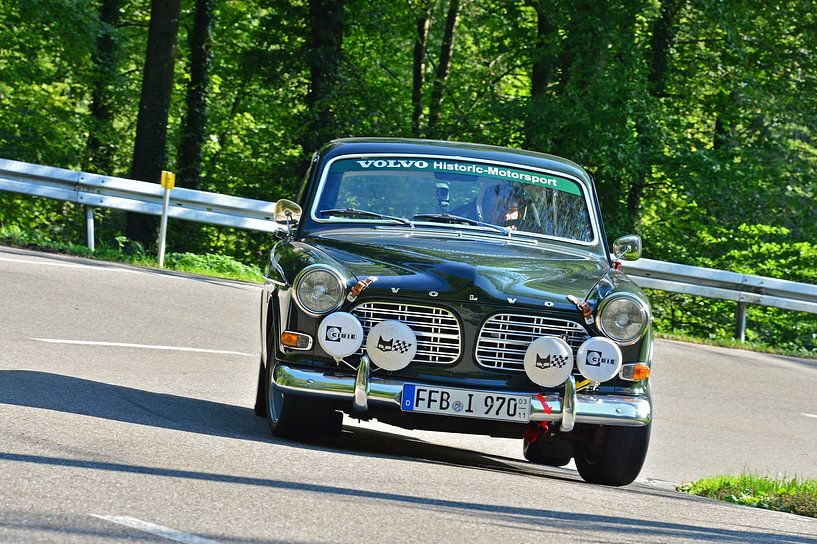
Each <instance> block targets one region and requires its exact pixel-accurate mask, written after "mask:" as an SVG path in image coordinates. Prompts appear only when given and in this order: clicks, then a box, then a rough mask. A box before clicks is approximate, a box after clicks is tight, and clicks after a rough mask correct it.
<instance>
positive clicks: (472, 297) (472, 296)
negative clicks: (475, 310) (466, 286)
mask: <svg viewBox="0 0 817 544" xmlns="http://www.w3.org/2000/svg"><path fill="white" fill-rule="evenodd" d="M468 300H479V299H478V298H477V297H475V296H474V295H468Z"/></svg>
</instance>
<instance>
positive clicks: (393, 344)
mask: <svg viewBox="0 0 817 544" xmlns="http://www.w3.org/2000/svg"><path fill="white" fill-rule="evenodd" d="M366 353H368V355H369V359H371V360H372V362H373V363H374V364H376V365H377V366H379V367H380V368H382V369H383V370H389V371H392V372H393V371H396V370H402V369H403V368H406V367H407V366H408V364H409V363H410V362H411V360H412V359H414V356H415V355H416V354H417V337H416V336H415V334H414V331H412V330H411V329H410V328H409V327H408V325H406V324H404V323H400V322H399V321H395V320H387V321H381V322H380V323H378V324H377V325H375V326H374V327H372V329H371V330H370V331H369V334H368V336H367V337H366Z"/></svg>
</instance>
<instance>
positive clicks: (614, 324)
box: [599, 294, 650, 345]
mask: <svg viewBox="0 0 817 544" xmlns="http://www.w3.org/2000/svg"><path fill="white" fill-rule="evenodd" d="M649 321H650V314H649V311H648V310H647V307H646V306H645V305H644V303H643V302H641V300H639V299H638V298H636V297H634V296H632V295H623V294H622V295H612V296H610V297H609V298H606V299H604V300H602V301H601V308H600V309H599V326H600V328H601V332H603V333H604V334H605V335H606V336H608V337H610V338H611V339H612V340H615V341H616V342H617V343H619V344H622V345H628V344H633V343H635V342H636V341H637V340H638V339H639V338H641V336H642V335H643V334H644V331H645V330H647V325H648V324H649Z"/></svg>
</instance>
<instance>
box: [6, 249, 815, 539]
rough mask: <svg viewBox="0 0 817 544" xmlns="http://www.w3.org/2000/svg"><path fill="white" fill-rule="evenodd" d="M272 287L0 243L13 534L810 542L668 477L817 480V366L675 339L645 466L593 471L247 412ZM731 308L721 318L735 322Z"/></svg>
mask: <svg viewBox="0 0 817 544" xmlns="http://www.w3.org/2000/svg"><path fill="white" fill-rule="evenodd" d="M258 300H259V291H258V288H257V287H255V286H249V285H244V284H240V283H235V282H228V281H219V280H209V279H191V278H189V277H186V276H184V275H180V274H174V273H161V272H151V271H144V270H140V269H134V268H129V267H126V266H119V265H109V264H101V263H88V262H87V261H82V260H78V259H73V258H68V257H64V256H55V255H46V254H41V253H34V252H28V251H22V250H16V249H8V248H0V541H2V542H115V541H120V540H121V541H139V542H167V541H169V540H176V541H180V542H188V543H204V542H223V543H226V542H236V543H250V542H277V541H293V542H316V541H320V542H325V541H332V542H360V541H369V540H375V539H376V540H377V541H383V542H439V541H442V540H445V541H452V542H459V541H466V540H467V541H469V542H497V541H506V542H512V541H534V540H535V541H556V542H571V541H581V542H683V541H705V542H770V541H775V542H792V543H793V542H798V543H800V542H805V543H812V544H817V520H811V519H806V518H800V517H796V516H793V515H790V514H783V513H776V512H766V511H762V510H756V509H750V508H744V507H739V506H733V505H729V504H725V503H716V502H713V501H708V500H705V499H700V498H696V497H689V496H686V495H683V494H680V493H677V492H675V491H673V488H672V484H673V483H680V482H683V481H688V480H691V479H695V478H698V477H702V476H707V475H712V474H717V473H725V472H727V473H732V472H741V471H743V470H747V471H754V472H759V473H762V474H773V475H777V474H787V475H799V476H804V477H812V478H813V477H817V396H815V394H814V391H815V390H817V365H815V363H814V362H813V361H805V360H798V359H791V358H784V357H775V356H768V355H760V354H753V353H748V352H743V351H731V350H724V349H717V348H709V347H701V346H693V345H688V344H681V343H674V342H659V343H658V344H657V350H656V357H655V360H656V364H655V367H654V383H653V386H654V393H655V396H656V419H655V423H654V426H653V429H654V430H653V440H652V444H651V450H650V453H649V455H648V458H647V462H646V466H645V468H644V470H643V472H642V474H641V478H640V479H639V480H638V481H637V482H636V483H635V484H633V485H631V486H628V487H626V488H621V489H613V488H605V487H601V486H594V485H588V484H585V483H583V482H581V480H580V478H579V477H578V475H577V474H576V472H575V471H574V470H572V469H571V468H569V467H568V468H564V469H546V468H542V467H537V466H534V465H530V464H527V463H526V462H525V461H524V460H523V459H522V456H521V451H520V449H521V446H520V444H519V441H512V440H499V439H490V438H485V437H473V436H463V435H447V434H435V433H424V432H405V431H402V430H399V429H395V428H391V427H387V426H385V425H381V424H377V423H370V424H363V425H358V424H357V423H356V422H347V423H348V424H347V425H346V427H345V431H344V433H343V435H342V436H340V437H338V438H336V439H333V440H332V441H330V442H326V443H324V444H321V445H307V444H299V443H295V442H287V441H283V440H279V439H276V438H273V437H271V435H270V434H269V432H268V430H267V427H266V424H265V422H264V421H263V420H261V419H258V418H256V417H255V416H254V415H253V413H252V410H251V406H252V402H253V399H254V388H255V378H256V369H257V366H256V365H257V359H258V350H259V348H258V323H257V320H258V318H257V310H258ZM728 318H729V317H728V316H724V319H728Z"/></svg>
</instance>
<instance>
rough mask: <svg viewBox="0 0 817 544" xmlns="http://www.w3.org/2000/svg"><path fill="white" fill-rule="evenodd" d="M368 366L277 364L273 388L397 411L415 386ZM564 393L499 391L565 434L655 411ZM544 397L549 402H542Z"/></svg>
mask: <svg viewBox="0 0 817 544" xmlns="http://www.w3.org/2000/svg"><path fill="white" fill-rule="evenodd" d="M366 362H367V363H368V361H366ZM361 366H364V365H361ZM365 367H366V368H365V371H364V372H358V375H357V376H350V375H348V374H339V373H333V372H328V371H322V370H313V369H304V368H293V367H291V366H288V365H285V364H279V365H277V366H276V367H275V374H274V379H275V385H276V386H277V387H279V388H281V390H283V391H284V392H289V393H296V394H297V393H307V394H311V395H321V396H326V397H331V398H336V399H343V400H349V401H350V402H352V405H353V406H354V407H355V409H356V410H358V411H361V412H362V411H365V410H366V409H367V408H368V405H369V404H379V405H384V404H385V405H391V406H394V407H396V408H398V409H399V408H400V403H401V400H402V395H403V385H404V384H405V383H417V382H404V381H401V380H391V379H386V378H379V377H377V376H373V375H371V374H370V373H369V372H368V367H369V365H368V364H366V365H365ZM571 385H572V387H571ZM565 391H566V394H565V395H561V394H559V393H542V394H541V395H536V394H531V393H529V392H513V391H501V393H504V394H513V395H529V396H530V398H531V416H530V419H531V421H554V422H555V421H558V422H561V424H562V430H563V431H570V430H572V429H573V424H574V423H591V424H596V425H621V426H629V427H640V426H643V425H647V424H648V423H650V421H651V420H652V407H651V404H650V400H649V399H648V398H647V396H646V395H638V396H625V395H594V394H581V393H578V394H577V393H576V390H575V384H574V383H569V384H567V385H566V387H565ZM540 396H541V397H542V398H544V399H545V403H544V404H543V403H542V400H541V399H540V398H539V397H540ZM565 397H566V398H565ZM563 411H564V413H563Z"/></svg>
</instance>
